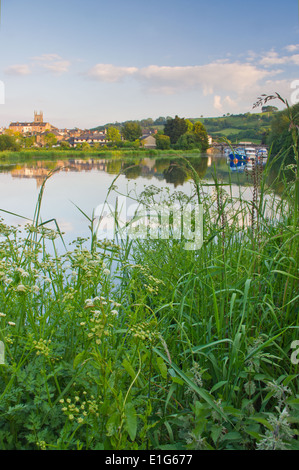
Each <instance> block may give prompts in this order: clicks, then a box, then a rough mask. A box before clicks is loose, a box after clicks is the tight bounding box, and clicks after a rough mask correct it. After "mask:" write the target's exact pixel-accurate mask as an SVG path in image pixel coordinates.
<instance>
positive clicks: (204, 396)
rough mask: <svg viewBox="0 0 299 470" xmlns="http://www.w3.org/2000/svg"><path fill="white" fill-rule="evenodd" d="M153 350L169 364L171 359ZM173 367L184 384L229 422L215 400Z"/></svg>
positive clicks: (178, 369)
mask: <svg viewBox="0 0 299 470" xmlns="http://www.w3.org/2000/svg"><path fill="white" fill-rule="evenodd" d="M153 350H154V351H155V353H156V354H159V356H161V357H162V358H163V359H164V361H165V362H167V363H169V359H168V358H167V357H166V356H164V354H163V353H161V351H159V350H158V349H157V348H153ZM171 367H172V368H173V370H174V371H175V372H176V373H177V374H178V375H179V376H180V377H181V378H182V379H183V380H184V382H185V383H186V384H187V385H188V386H189V387H190V388H191V389H193V390H194V391H195V392H196V393H197V394H198V395H199V396H200V397H201V398H202V399H203V400H204V401H205V402H207V403H208V404H209V405H210V406H211V407H212V408H214V410H216V411H217V413H219V414H220V416H222V418H224V420H225V421H229V422H230V420H229V418H228V417H227V416H226V415H225V414H224V413H223V411H222V409H221V408H220V407H219V406H218V405H217V404H216V403H215V401H214V398H213V397H212V396H211V395H210V394H209V393H208V392H207V391H206V390H205V389H203V388H199V387H198V386H197V385H196V384H195V383H194V382H192V380H191V379H189V377H187V375H186V374H184V372H183V371H181V369H180V368H179V367H178V366H176V365H175V364H174V363H173V362H172V363H171Z"/></svg>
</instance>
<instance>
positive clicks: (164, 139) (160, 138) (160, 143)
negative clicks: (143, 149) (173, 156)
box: [155, 134, 170, 150]
mask: <svg viewBox="0 0 299 470" xmlns="http://www.w3.org/2000/svg"><path fill="white" fill-rule="evenodd" d="M155 138H156V144H157V149H159V150H168V149H170V137H169V136H168V135H163V134H156V135H155Z"/></svg>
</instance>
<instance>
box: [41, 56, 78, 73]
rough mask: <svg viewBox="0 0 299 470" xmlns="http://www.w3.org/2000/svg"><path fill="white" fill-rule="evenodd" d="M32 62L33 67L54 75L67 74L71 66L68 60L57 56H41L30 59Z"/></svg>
mask: <svg viewBox="0 0 299 470" xmlns="http://www.w3.org/2000/svg"><path fill="white" fill-rule="evenodd" d="M32 60H33V61H34V63H35V65H38V66H39V67H42V68H44V69H46V70H49V71H50V72H53V73H56V74H61V73H65V72H68V70H69V68H70V65H71V62H70V61H69V60H65V59H63V58H62V57H60V56H59V55H58V54H42V55H41V56H38V57H32Z"/></svg>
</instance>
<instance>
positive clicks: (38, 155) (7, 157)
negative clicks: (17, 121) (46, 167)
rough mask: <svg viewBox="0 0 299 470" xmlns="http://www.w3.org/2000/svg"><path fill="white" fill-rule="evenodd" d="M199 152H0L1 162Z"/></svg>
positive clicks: (53, 150) (138, 150)
mask: <svg viewBox="0 0 299 470" xmlns="http://www.w3.org/2000/svg"><path fill="white" fill-rule="evenodd" d="M200 154H201V153H200V152H199V151H195V150H156V149H137V150H132V149H130V150H126V149H119V150H109V149H102V150H94V151H93V150H88V151H85V150H84V151H83V150H75V149H70V150H57V149H48V150H45V149H28V150H27V149H26V150H21V151H18V152H14V151H3V152H0V162H1V161H16V160H18V161H25V160H28V161H29V160H37V159H53V158H55V159H60V158H61V159H64V158H118V157H121V158H123V157H125V158H126V157H143V158H152V157H165V158H166V157H177V156H180V155H189V156H196V155H200Z"/></svg>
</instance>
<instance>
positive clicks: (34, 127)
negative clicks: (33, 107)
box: [9, 111, 56, 135]
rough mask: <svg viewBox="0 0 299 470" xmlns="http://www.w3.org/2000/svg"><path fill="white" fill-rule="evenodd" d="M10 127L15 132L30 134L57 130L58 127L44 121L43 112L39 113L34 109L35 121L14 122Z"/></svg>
mask: <svg viewBox="0 0 299 470" xmlns="http://www.w3.org/2000/svg"><path fill="white" fill-rule="evenodd" d="M9 129H10V130H11V131H13V132H19V133H20V134H30V135H36V134H38V133H41V132H46V131H52V130H56V128H55V127H54V126H52V125H51V124H50V123H49V122H44V116H43V113H42V112H40V113H37V112H36V111H34V121H33V122H12V123H10V125H9Z"/></svg>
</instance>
